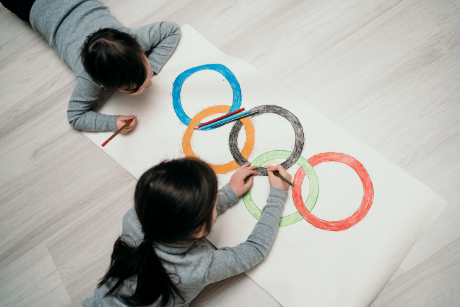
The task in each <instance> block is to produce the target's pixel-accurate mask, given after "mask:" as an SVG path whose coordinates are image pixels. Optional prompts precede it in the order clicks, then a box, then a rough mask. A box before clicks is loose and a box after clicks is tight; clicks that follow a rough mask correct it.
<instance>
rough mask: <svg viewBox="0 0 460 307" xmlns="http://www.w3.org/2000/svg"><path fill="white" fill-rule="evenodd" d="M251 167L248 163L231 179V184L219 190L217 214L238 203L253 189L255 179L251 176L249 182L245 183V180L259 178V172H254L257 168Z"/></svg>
mask: <svg viewBox="0 0 460 307" xmlns="http://www.w3.org/2000/svg"><path fill="white" fill-rule="evenodd" d="M250 165H251V163H249V162H248V163H246V164H245V165H243V166H241V167H240V168H238V169H237V171H236V172H235V173H234V174H233V175H232V178H230V182H229V183H228V184H226V185H225V186H224V187H223V188H222V189H220V190H219V192H218V193H217V205H216V209H217V214H221V213H222V212H224V211H225V210H226V209H227V208H228V207H230V206H231V205H233V204H234V203H236V201H237V200H238V199H239V198H240V197H241V196H243V194H244V193H246V192H247V191H248V190H249V189H250V188H251V186H252V183H253V182H254V178H252V176H251V177H250V178H249V179H248V181H247V182H244V180H245V179H246V177H248V176H249V175H255V176H257V172H256V171H254V169H256V168H257V166H250Z"/></svg>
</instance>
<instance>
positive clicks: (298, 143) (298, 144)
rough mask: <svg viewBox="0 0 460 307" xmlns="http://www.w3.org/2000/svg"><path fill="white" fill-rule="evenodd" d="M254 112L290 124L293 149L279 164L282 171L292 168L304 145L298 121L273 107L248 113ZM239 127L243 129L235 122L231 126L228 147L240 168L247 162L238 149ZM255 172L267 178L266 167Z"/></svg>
mask: <svg viewBox="0 0 460 307" xmlns="http://www.w3.org/2000/svg"><path fill="white" fill-rule="evenodd" d="M254 111H259V114H258V115H260V114H263V113H275V114H278V115H280V116H282V117H284V118H286V119H287V120H288V121H289V122H290V123H291V125H292V128H294V133H295V144H294V149H293V150H292V153H291V155H290V156H289V158H288V159H287V160H286V161H284V162H283V163H281V165H282V166H283V167H284V169H288V168H290V167H291V166H293V165H294V164H295V163H296V162H297V160H298V159H299V157H300V155H301V154H302V151H303V145H304V143H305V137H304V135H303V128H302V125H301V124H300V121H299V119H298V118H297V117H296V116H295V115H294V114H292V113H291V112H289V111H288V110H286V109H284V108H281V107H278V106H274V105H265V106H259V107H255V108H253V109H251V110H250V112H254ZM241 127H243V123H242V122H241V121H239V120H237V121H236V122H235V124H234V125H233V128H232V131H231V132H230V137H229V139H228V145H229V147H230V152H231V153H232V156H233V159H235V161H236V163H238V165H240V166H241V165H244V164H246V163H248V162H249V161H248V160H246V159H245V158H244V157H243V156H242V155H241V153H240V150H239V149H238V133H240V130H241ZM256 172H257V173H258V174H259V175H262V176H267V168H266V167H259V168H257V169H256Z"/></svg>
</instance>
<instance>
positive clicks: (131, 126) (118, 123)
mask: <svg viewBox="0 0 460 307" xmlns="http://www.w3.org/2000/svg"><path fill="white" fill-rule="evenodd" d="M131 118H134V120H133V121H132V122H131V124H129V125H128V127H126V128H125V129H123V130H121V133H128V132H130V131H131V130H133V129H134V127H135V126H136V123H137V117H136V116H135V115H130V116H118V117H117V121H116V122H115V126H116V127H117V130H118V129H120V128H121V127H123V125H124V124H126V122H127V121H128V120H130V119H131Z"/></svg>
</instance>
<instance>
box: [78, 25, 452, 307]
mask: <svg viewBox="0 0 460 307" xmlns="http://www.w3.org/2000/svg"><path fill="white" fill-rule="evenodd" d="M205 64H222V65H225V66H226V67H227V68H228V69H230V71H231V72H232V73H233V74H234V75H235V76H236V78H237V80H238V82H239V84H240V86H241V91H242V107H245V108H246V110H249V109H251V108H253V107H256V106H259V105H278V106H281V107H283V108H285V109H287V110H289V111H290V112H292V113H293V114H295V115H296V116H297V118H298V119H299V120H300V122H301V124H302V126H303V130H304V134H305V145H304V148H303V152H302V157H304V158H305V159H309V158H310V157H312V156H314V155H317V154H320V153H324V152H340V153H345V154H347V155H350V156H352V157H354V158H355V159H357V160H358V161H359V162H360V163H361V164H362V165H363V166H364V167H365V168H366V170H367V172H368V173H369V175H370V177H371V180H372V183H373V188H374V199H373V203H372V206H371V208H370V210H369V212H368V213H367V215H366V216H365V217H364V219H363V220H361V221H360V222H359V223H357V224H356V225H354V226H353V227H351V228H349V229H347V230H344V231H337V232H335V231H327V230H322V229H318V228H315V227H313V226H312V225H311V224H309V223H308V222H306V221H305V220H301V221H299V222H297V223H295V224H293V225H290V226H285V227H281V228H280V229H279V232H278V235H277V238H276V240H275V243H274V245H273V247H272V249H271V251H270V253H269V255H268V257H267V258H266V259H265V260H264V261H263V262H262V263H260V264H259V265H258V266H256V267H255V268H253V269H252V270H250V271H248V272H247V275H248V276H249V277H250V278H251V279H253V280H254V281H255V282H256V283H258V284H259V285H260V286H261V287H262V288H263V289H265V290H266V291H267V292H268V293H269V294H270V295H272V296H273V297H274V298H275V299H276V300H277V301H278V302H279V303H280V304H282V305H283V306H367V305H369V304H370V303H371V302H372V300H373V299H374V298H375V297H376V296H377V295H378V293H379V292H380V291H381V289H382V288H383V287H384V286H385V284H386V282H387V281H388V280H389V279H390V278H391V276H392V275H393V273H394V272H395V271H396V269H397V268H398V267H399V265H400V263H401V262H402V261H403V259H404V258H405V256H406V255H407V253H408V252H409V250H410V249H411V247H412V245H413V244H414V243H415V242H416V241H417V239H418V238H419V237H420V236H421V235H422V233H423V232H424V231H425V230H426V228H427V227H428V226H429V225H430V224H431V223H432V222H433V221H434V219H436V217H437V216H438V215H439V213H440V212H441V211H442V210H443V209H444V207H445V205H446V202H445V200H443V199H442V198H441V197H440V196H438V195H437V194H436V193H434V192H433V191H432V190H431V189H429V188H428V187H426V186H425V185H423V184H422V183H420V182H419V181H417V180H416V179H414V178H413V177H411V176H409V175H408V174H407V173H405V172H404V171H402V170H401V169H400V168H399V167H397V166H396V165H394V164H392V163H391V162H389V161H388V160H387V159H385V158H384V157H382V156H381V155H380V154H378V153H377V152H375V151H374V150H372V149H370V148H369V147H368V146H366V145H364V144H363V143H361V142H360V141H359V140H357V139H356V138H354V137H353V136H351V135H350V134H348V133H347V132H345V131H344V130H343V129H341V128H340V127H339V126H337V125H336V124H334V123H333V122H331V121H330V120H328V119H327V118H325V117H324V116H323V115H321V114H320V113H318V112H317V111H315V110H314V109H312V108H311V107H310V106H309V105H308V104H307V103H306V102H304V101H302V100H300V99H299V98H297V97H295V96H294V95H291V94H289V92H288V91H286V90H285V89H283V88H282V87H280V86H279V85H277V84H275V83H274V82H272V81H271V80H269V79H267V78H265V77H264V76H263V75H262V74H261V73H260V72H259V71H257V70H256V69H255V68H253V67H252V66H251V65H249V64H248V63H245V62H244V61H242V60H239V59H236V58H232V57H229V56H226V55H225V54H223V53H222V52H221V51H219V50H218V49H217V48H216V47H214V46H213V45H212V44H210V43H209V42H208V41H207V40H206V39H204V38H203V37H202V36H201V35H200V34H199V33H197V32H196V31H195V30H194V29H192V28H191V27H190V26H188V25H185V26H184V27H183V28H182V37H181V40H180V42H179V45H178V47H177V49H176V51H175V52H174V54H173V55H172V57H171V58H170V60H169V61H168V62H167V63H166V65H165V66H164V67H163V69H162V71H161V72H160V74H159V75H158V76H155V77H154V78H153V80H152V81H153V87H152V88H151V89H149V90H146V91H145V92H144V93H143V94H141V95H140V96H128V95H126V94H121V93H116V94H115V95H114V96H113V97H112V98H111V100H110V101H109V102H108V103H106V105H105V106H104V107H103V108H102V109H101V113H105V114H118V115H131V114H134V115H137V116H138V124H137V127H136V128H135V129H134V130H133V131H132V132H131V133H129V134H127V135H119V136H117V137H116V138H115V139H114V140H112V141H111V142H110V143H109V144H108V145H107V146H105V147H104V148H102V147H101V149H102V150H104V151H105V152H106V153H107V154H108V155H110V156H111V157H112V158H113V159H115V160H116V161H117V162H118V163H120V165H122V166H123V167H124V168H125V169H126V170H128V171H129V172H130V173H131V174H133V176H134V177H136V178H139V177H140V176H141V175H142V173H143V172H144V171H145V170H147V169H148V168H150V167H151V166H153V165H155V164H157V163H158V162H160V161H161V160H163V159H167V158H175V157H181V156H183V153H182V137H183V134H184V132H185V130H186V126H185V125H184V124H183V123H181V121H180V120H179V118H178V117H177V116H176V114H175V112H174V109H173V105H172V96H171V92H172V88H173V82H174V80H175V79H176V77H177V76H178V75H180V74H181V73H182V72H184V71H185V70H187V69H190V68H193V67H196V66H200V65H205ZM232 97H233V96H232V89H231V87H230V85H229V83H228V82H227V81H226V80H225V79H224V78H223V77H222V75H220V74H219V73H217V72H215V71H200V72H197V73H195V74H193V75H191V76H190V77H189V78H187V79H186V81H185V82H184V85H183V87H182V92H181V100H182V106H183V109H184V111H185V113H186V114H187V115H188V116H189V117H190V118H192V117H194V116H195V115H196V114H197V113H198V112H199V111H201V110H203V109H205V108H207V107H209V106H213V105H231V103H232ZM221 115H222V114H218V115H215V116H214V117H217V116H221ZM210 118H211V117H210ZM252 121H253V124H254V127H255V146H254V150H253V152H252V154H251V156H250V158H249V160H252V159H254V158H256V157H257V156H259V155H260V154H263V153H265V152H267V151H271V150H288V151H290V150H292V148H293V145H294V132H293V130H292V127H291V125H290V124H289V122H287V121H286V120H285V119H284V118H282V117H280V116H278V115H275V114H263V115H260V116H257V117H255V118H253V119H252ZM231 128H232V125H226V126H224V127H221V128H219V129H216V130H213V131H206V132H195V133H194V135H193V137H192V146H193V150H194V151H195V153H196V154H197V155H199V156H200V157H201V158H203V159H205V160H206V161H207V162H210V163H212V164H222V163H227V162H229V161H231V160H233V158H232V156H231V154H230V151H229V145H228V137H229V133H230V130H231ZM111 134H112V133H111V132H106V133H90V132H85V135H86V136H87V137H88V138H89V139H91V140H92V141H93V142H94V143H95V144H96V145H97V146H99V147H100V146H101V144H102V143H103V142H104V141H105V140H106V139H107V138H108V137H109V136H110V135H111ZM244 142H245V131H244V128H243V129H242V130H241V131H240V134H239V139H238V143H239V146H240V148H242V146H243V144H244ZM281 161H282V160H281ZM297 169H298V166H297V165H295V166H293V167H292V168H290V169H289V170H288V171H289V173H290V174H291V175H292V176H294V174H295V172H296V171H297ZM314 169H315V171H316V174H317V176H318V180H319V196H318V200H317V202H316V205H315V208H314V209H313V211H312V213H313V214H314V215H316V216H318V217H319V218H322V219H324V220H332V221H333V220H341V219H345V218H347V217H348V216H350V215H352V214H353V213H354V212H355V211H356V210H357V208H358V207H359V205H360V203H361V199H362V197H363V187H362V183H361V181H360V179H359V177H358V175H357V174H356V173H355V171H354V170H352V169H351V168H350V167H348V166H347V165H344V164H342V163H338V162H324V163H321V164H319V165H317V166H315V167H314ZM232 173H233V172H231V173H228V174H224V175H219V184H220V186H223V185H224V184H225V183H227V182H228V180H229V178H230V176H231V174H232ZM268 190H269V185H268V179H267V177H262V176H260V177H257V178H255V183H254V186H253V188H252V190H251V193H252V196H253V199H254V201H255V203H256V204H257V205H258V207H259V208H260V209H262V208H263V206H264V202H265V200H266V198H267V194H268ZM308 191H309V182H308V179H307V177H306V178H305V180H304V184H303V185H302V195H303V199H304V200H305V199H306V197H307V195H308ZM291 194H292V192H291V191H290V194H289V197H288V201H287V203H286V206H285V210H284V215H288V214H291V213H294V212H296V208H295V206H294V204H293V201H292V197H291ZM256 222H257V221H256V219H255V218H254V217H253V216H252V215H251V214H250V213H249V211H248V210H247V208H246V207H245V205H244V203H243V202H242V200H240V201H239V202H238V203H237V204H235V205H234V206H233V207H231V208H229V209H228V210H227V211H226V212H224V213H223V214H222V215H220V216H219V218H218V220H217V223H216V224H215V226H214V228H213V230H212V233H211V234H210V236H209V237H208V239H209V240H210V241H211V242H212V243H213V244H215V245H216V246H217V247H223V246H235V245H237V244H239V243H241V242H243V241H245V240H246V239H247V237H248V236H249V234H250V233H251V231H252V229H253V227H254V225H255V224H256Z"/></svg>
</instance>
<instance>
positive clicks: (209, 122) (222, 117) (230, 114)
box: [195, 108, 244, 130]
mask: <svg viewBox="0 0 460 307" xmlns="http://www.w3.org/2000/svg"><path fill="white" fill-rule="evenodd" d="M243 111H244V108H241V109H239V110H236V111H233V112H230V113H227V114H225V115H223V116H221V117H218V118H216V119H213V120H210V121H208V122H205V123H204V124H201V125H198V127H196V128H195V130H199V129H200V128H201V127H203V126H207V125H209V124H212V123H214V122H216V121H218V120H221V119H224V118H226V117H229V116H232V115H233V114H236V113H240V112H243Z"/></svg>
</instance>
